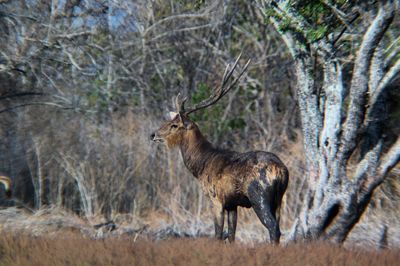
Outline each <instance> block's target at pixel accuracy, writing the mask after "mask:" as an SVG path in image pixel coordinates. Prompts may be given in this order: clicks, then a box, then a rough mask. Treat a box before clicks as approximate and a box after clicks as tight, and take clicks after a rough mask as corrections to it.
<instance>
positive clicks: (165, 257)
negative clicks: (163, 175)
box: [0, 234, 400, 266]
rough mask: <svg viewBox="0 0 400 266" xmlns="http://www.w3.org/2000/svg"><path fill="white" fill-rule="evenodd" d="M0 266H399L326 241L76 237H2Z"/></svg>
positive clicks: (393, 258)
mask: <svg viewBox="0 0 400 266" xmlns="http://www.w3.org/2000/svg"><path fill="white" fill-rule="evenodd" d="M0 258H1V259H0V264H1V265H24V266H25V265H219V266H220V265H362V266H366V265H399V262H400V252H399V250H380V251H378V250H363V249H356V248H354V249H352V248H343V247H339V246H334V245H330V244H327V243H313V244H294V245H289V246H287V247H275V246H270V245H267V244H259V245H255V246H248V245H243V244H239V243H237V244H226V243H222V242H218V241H215V240H212V239H206V238H200V239H170V240H164V241H159V242H154V241H149V240H145V239H140V238H138V239H136V240H135V239H134V238H124V239H122V238H120V239H117V238H110V239H103V240H92V239H87V238H83V237H82V236H80V235H78V234H59V235H55V236H53V237H32V236H27V235H24V234H12V235H11V234H3V235H1V237H0Z"/></svg>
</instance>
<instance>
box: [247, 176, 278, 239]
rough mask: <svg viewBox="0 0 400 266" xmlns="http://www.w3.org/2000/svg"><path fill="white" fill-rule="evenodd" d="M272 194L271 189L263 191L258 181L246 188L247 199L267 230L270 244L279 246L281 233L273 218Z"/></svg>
mask: <svg viewBox="0 0 400 266" xmlns="http://www.w3.org/2000/svg"><path fill="white" fill-rule="evenodd" d="M273 192H274V190H273V189H272V187H270V188H267V189H265V188H264V187H263V186H262V185H261V184H260V183H259V182H258V181H253V182H252V183H251V184H250V186H249V188H248V198H249V200H250V202H251V205H252V207H253V209H254V211H255V213H256V214H257V216H258V218H259V219H260V221H261V223H262V224H263V225H264V226H265V227H266V228H267V229H268V231H269V237H270V240H271V242H272V243H275V244H279V239H280V236H281V232H280V229H279V223H278V221H277V219H276V217H275V210H274V209H275V208H274V207H273V204H274V202H273V199H274V194H273Z"/></svg>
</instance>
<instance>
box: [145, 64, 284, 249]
mask: <svg viewBox="0 0 400 266" xmlns="http://www.w3.org/2000/svg"><path fill="white" fill-rule="evenodd" d="M239 59H240V56H239V57H238V58H237V59H236V61H235V63H234V64H233V66H232V67H231V66H230V65H229V64H228V66H227V67H226V70H225V73H224V75H223V79H222V82H221V85H220V86H218V87H217V88H215V89H214V90H213V93H212V95H210V97H209V98H208V99H205V100H203V101H201V102H200V103H198V104H197V105H195V106H193V107H191V108H185V106H184V104H185V101H186V99H187V98H182V97H181V95H180V94H178V95H177V97H176V98H175V107H176V111H177V112H170V116H171V118H170V120H169V121H166V122H165V123H164V124H163V125H162V126H161V127H160V128H159V129H158V130H157V131H155V132H154V133H153V134H151V139H152V140H153V141H155V142H165V143H166V144H167V146H168V147H169V148H174V147H179V148H180V151H181V154H182V157H183V161H184V163H185V165H186V167H187V168H188V169H189V170H190V171H191V172H192V174H193V175H194V176H195V177H196V178H197V179H198V180H199V181H200V184H201V187H202V189H203V191H204V192H205V194H206V195H208V197H209V198H210V199H211V203H212V210H213V215H214V226H215V237H216V238H218V239H221V240H223V239H224V234H223V228H224V216H225V213H227V217H228V240H229V242H233V241H234V240H235V232H236V223H237V208H238V207H245V208H253V210H254V211H255V213H256V214H257V216H258V218H259V219H260V221H261V223H262V224H263V225H264V226H265V227H266V228H267V229H268V231H269V236H270V240H271V242H272V243H275V244H278V243H279V239H280V236H281V232H280V228H279V218H280V208H281V202H282V197H283V194H284V193H285V191H286V188H287V185H288V179H289V172H288V170H287V168H286V166H285V165H284V164H283V163H282V161H281V160H280V159H279V158H278V156H276V155H275V154H273V153H270V152H265V151H250V152H245V153H239V152H235V151H230V150H223V149H219V148H216V147H214V146H213V145H212V144H211V143H210V142H209V141H208V140H207V139H206V138H205V137H204V136H203V135H202V133H201V132H200V130H199V128H198V126H197V125H196V123H194V122H193V121H192V120H191V119H190V118H189V115H190V114H191V113H193V112H196V111H198V110H201V109H204V108H207V107H209V106H211V105H213V104H215V103H216V102H217V101H218V100H220V99H221V98H222V97H223V96H224V95H225V94H227V93H228V92H229V91H230V90H231V89H232V88H233V87H234V86H235V85H236V83H237V82H238V80H239V79H240V77H241V76H242V75H243V73H244V72H245V71H246V69H247V67H248V65H249V63H250V60H249V61H248V62H247V64H246V65H245V66H244V67H243V70H242V71H241V72H240V73H239V75H237V77H236V79H234V80H233V81H230V79H231V76H233V75H234V71H235V69H236V67H237V65H238V62H239Z"/></svg>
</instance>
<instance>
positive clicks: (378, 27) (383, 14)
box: [338, 1, 394, 161]
mask: <svg viewBox="0 0 400 266" xmlns="http://www.w3.org/2000/svg"><path fill="white" fill-rule="evenodd" d="M393 17H394V11H393V1H388V2H387V3H385V4H384V5H380V7H379V11H378V14H377V15H376V17H375V19H374V20H373V22H372V23H371V24H370V26H369V27H368V30H367V32H366V33H365V35H364V37H363V40H362V43H361V47H360V49H359V50H358V53H357V57H356V60H355V64H354V71H353V78H352V81H351V89H350V104H349V107H348V111H347V118H346V123H345V125H344V130H343V135H342V141H341V146H340V151H339V156H338V160H339V161H341V160H343V159H345V160H347V159H348V158H349V157H350V155H351V153H352V152H353V150H354V149H355V147H356V146H357V136H358V134H359V132H360V130H359V129H360V125H361V123H362V121H363V119H364V115H365V112H364V111H365V104H366V97H367V91H368V70H369V68H370V65H371V60H372V56H373V54H374V52H375V49H376V47H377V46H378V44H379V43H380V41H381V40H382V37H383V34H384V33H385V32H386V30H387V29H388V27H389V25H390V24H391V22H392V21H393Z"/></svg>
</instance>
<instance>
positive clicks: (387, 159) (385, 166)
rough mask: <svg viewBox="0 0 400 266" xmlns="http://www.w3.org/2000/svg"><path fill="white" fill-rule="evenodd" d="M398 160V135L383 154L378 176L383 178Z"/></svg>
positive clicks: (399, 157) (399, 146)
mask: <svg viewBox="0 0 400 266" xmlns="http://www.w3.org/2000/svg"><path fill="white" fill-rule="evenodd" d="M399 161H400V137H398V138H397V140H396V142H395V143H394V144H393V145H392V147H391V148H390V149H389V151H388V152H387V153H386V154H385V155H384V156H383V158H382V160H381V164H380V166H379V171H378V173H379V176H381V177H382V178H384V177H385V176H386V174H387V173H388V172H389V171H390V170H391V169H392V168H393V167H394V166H395V165H396V164H397V163H398V162H399Z"/></svg>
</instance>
